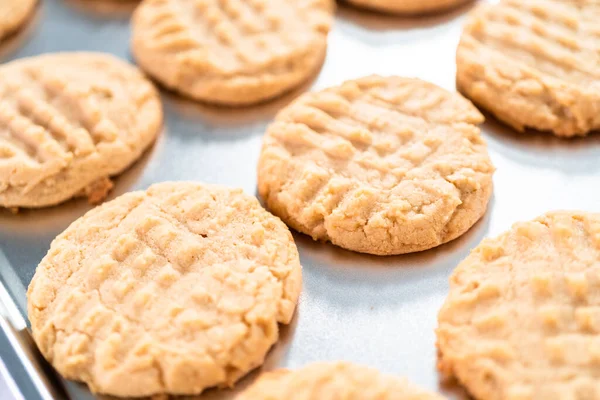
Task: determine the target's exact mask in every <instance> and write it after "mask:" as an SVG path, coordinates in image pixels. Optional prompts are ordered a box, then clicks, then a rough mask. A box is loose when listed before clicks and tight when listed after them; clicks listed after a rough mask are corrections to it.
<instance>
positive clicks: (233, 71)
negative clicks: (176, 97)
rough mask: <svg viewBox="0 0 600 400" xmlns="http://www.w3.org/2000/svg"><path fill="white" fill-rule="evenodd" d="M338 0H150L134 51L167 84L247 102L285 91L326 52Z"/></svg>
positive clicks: (210, 98) (141, 13)
mask: <svg viewBox="0 0 600 400" xmlns="http://www.w3.org/2000/svg"><path fill="white" fill-rule="evenodd" d="M334 7H335V3H334V1H333V0H244V1H231V0H144V1H143V2H142V3H141V4H140V6H139V7H138V9H137V10H136V12H135V15H134V17H133V22H132V25H133V27H132V29H133V33H132V35H133V37H132V51H133V54H134V56H135V58H136V60H137V62H138V63H139V64H140V66H141V67H142V68H143V69H144V70H146V71H147V72H148V73H149V74H150V75H152V76H153V77H154V78H156V79H157V80H158V81H160V82H161V83H162V84H163V85H165V86H167V87H168V88H171V89H173V90H176V91H178V92H180V93H182V94H184V95H186V96H189V97H192V98H194V99H197V100H201V101H207V102H212V103H220V104H225V105H247V104H252V103H257V102H260V101H263V100H267V99H269V98H272V97H275V96H277V95H279V94H282V93H283V92H285V91H288V90H291V89H292V88H294V87H296V86H298V85H299V84H301V83H302V82H304V81H305V80H307V79H308V78H309V77H310V75H312V74H313V73H314V72H316V70H317V68H319V67H320V66H321V64H322V62H323V60H324V58H325V52H326V48H327V34H328V32H329V29H330V25H331V22H332V18H333V16H332V14H333V10H334Z"/></svg>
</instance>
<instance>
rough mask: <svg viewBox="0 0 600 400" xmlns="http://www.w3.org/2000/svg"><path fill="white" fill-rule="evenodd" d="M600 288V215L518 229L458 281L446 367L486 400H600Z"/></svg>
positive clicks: (463, 268)
mask: <svg viewBox="0 0 600 400" xmlns="http://www.w3.org/2000/svg"><path fill="white" fill-rule="evenodd" d="M599 289H600V214H595V213H585V212H578V211H572V212H570V211H560V212H552V213H548V214H546V215H543V216H541V217H539V218H537V219H535V220H533V221H529V222H520V223H517V224H515V225H513V227H512V229H511V230H509V231H508V232H505V233H503V234H501V235H500V236H498V237H496V238H493V239H486V240H484V241H483V242H482V243H481V244H480V245H479V246H478V247H476V248H475V250H473V251H472V252H471V254H470V255H469V256H468V257H467V258H466V259H465V260H464V261H463V262H462V263H461V264H460V265H459V266H458V267H457V268H456V270H455V271H454V273H453V274H452V277H451V278H450V294H449V295H448V298H447V300H446V302H445V304H444V306H443V307H442V310H441V311H440V314H439V328H438V330H437V337H438V348H439V351H440V364H439V365H440V368H441V369H442V370H443V371H444V372H445V373H446V374H449V375H453V376H455V377H456V378H458V380H459V382H461V383H462V384H463V385H464V386H465V387H466V388H467V390H469V392H470V393H471V394H472V395H473V396H474V397H475V398H477V399H481V400H517V399H518V400H563V399H599V398H600V385H599V384H598V374H599V373H600V290H599Z"/></svg>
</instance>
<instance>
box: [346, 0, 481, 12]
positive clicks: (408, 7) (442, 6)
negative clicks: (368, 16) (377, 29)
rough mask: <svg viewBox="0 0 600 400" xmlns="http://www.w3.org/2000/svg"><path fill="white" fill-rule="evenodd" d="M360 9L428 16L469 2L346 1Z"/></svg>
mask: <svg viewBox="0 0 600 400" xmlns="http://www.w3.org/2000/svg"><path fill="white" fill-rule="evenodd" d="M346 1H347V2H348V3H350V4H353V5H355V6H358V7H364V8H368V9H371V10H374V11H380V12H385V13H393V14H426V13H434V12H439V11H445V10H448V9H450V8H452V7H457V6H459V5H461V4H463V3H466V2H467V1H469V0H346Z"/></svg>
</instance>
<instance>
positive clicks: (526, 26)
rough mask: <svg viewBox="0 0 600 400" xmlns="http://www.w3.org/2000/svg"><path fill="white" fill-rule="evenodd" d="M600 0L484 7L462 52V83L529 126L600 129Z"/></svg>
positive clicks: (576, 131) (499, 113)
mask: <svg viewBox="0 0 600 400" xmlns="http://www.w3.org/2000/svg"><path fill="white" fill-rule="evenodd" d="M598 21H600V3H599V2H598V1H597V0H576V1H575V0H573V1H561V0H528V1H522V0H502V1H501V2H500V3H499V4H497V5H491V4H487V5H481V6H480V7H479V8H478V9H477V10H476V11H475V12H474V13H473V14H472V15H471V17H470V19H469V20H468V23H467V24H466V26H465V29H464V32H463V35H462V38H461V41H460V45H459V47H458V52H457V68H458V69H457V86H458V88H459V90H460V91H461V92H462V93H463V94H465V95H466V96H467V97H469V98H471V99H472V100H473V101H474V102H475V103H476V104H478V105H480V106H481V107H483V108H485V109H487V110H489V111H491V112H492V113H493V114H494V115H495V116H496V117H498V118H499V119H500V120H502V121H504V122H505V123H507V124H508V125H510V126H512V127H513V128H515V129H516V130H518V131H521V132H523V131H524V130H525V129H526V128H533V129H537V130H542V131H550V132H552V133H554V134H555V135H557V136H563V137H571V136H582V135H586V134H587V133H588V132H590V131H593V130H597V129H600V57H599V56H598V54H599V53H598V52H599V51H600V24H599V23H598Z"/></svg>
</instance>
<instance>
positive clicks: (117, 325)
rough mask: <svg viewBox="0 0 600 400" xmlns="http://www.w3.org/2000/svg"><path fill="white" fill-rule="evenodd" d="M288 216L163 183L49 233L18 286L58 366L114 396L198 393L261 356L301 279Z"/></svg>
mask: <svg viewBox="0 0 600 400" xmlns="http://www.w3.org/2000/svg"><path fill="white" fill-rule="evenodd" d="M301 280H302V276H301V267H300V262H299V258H298V252H297V250H296V245H295V244H294V241H293V239H292V235H291V234H290V232H289V230H288V229H287V227H286V226H285V225H284V224H283V223H282V222H281V221H280V220H279V219H278V218H276V217H274V216H272V215H271V214H269V213H268V212H267V211H265V210H264V209H263V208H262V207H261V206H260V204H259V203H258V201H257V200H256V198H255V197H252V196H248V195H245V194H243V193H242V191H241V190H237V189H229V188H225V187H222V186H213V185H203V184H199V183H189V182H179V183H161V184H157V185H153V186H151V187H150V188H149V189H148V190H147V191H145V192H132V193H128V194H125V195H123V196H121V197H118V198H117V199H115V200H113V201H110V202H108V203H105V204H103V205H102V206H100V207H97V208H95V209H93V210H92V211H90V212H88V213H87V214H85V215H84V216H83V217H82V218H80V219H78V220H77V221H75V222H74V223H73V224H71V226H70V227H69V228H67V230H65V231H64V232H63V233H62V234H61V235H59V236H58V237H57V238H56V239H55V240H54V241H53V242H52V246H51V248H50V250H49V252H48V254H47V255H46V257H44V259H43V260H42V262H41V263H40V265H39V266H38V268H37V270H36V273H35V276H34V277H33V280H32V281H31V284H30V286H29V290H28V313H29V319H30V321H31V328H32V332H33V337H34V339H35V341H36V343H37V345H38V346H39V348H40V350H41V352H42V354H43V355H44V356H45V357H46V359H48V361H50V362H51V363H52V365H53V366H54V367H55V368H56V369H57V371H58V372H60V373H61V374H62V375H63V376H64V377H66V378H68V379H74V380H80V381H83V382H85V383H87V384H88V385H89V386H90V388H91V390H93V391H95V392H100V393H106V394H112V395H116V396H148V395H152V394H157V393H171V394H196V393H200V392H202V391H203V390H204V389H205V388H208V387H212V386H224V385H232V384H233V383H235V382H236V381H237V380H238V379H239V378H240V377H242V376H244V375H245V374H246V373H247V372H248V371H250V370H252V369H254V368H256V367H257V366H259V365H260V364H262V362H263V360H264V357H265V355H266V354H267V352H268V351H269V349H270V348H271V346H272V345H273V343H275V342H276V341H277V338H278V336H279V332H278V325H277V324H278V323H284V324H287V323H289V322H290V320H291V319H292V316H293V313H294V309H295V306H296V302H297V300H298V296H299V294H300V288H301Z"/></svg>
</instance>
